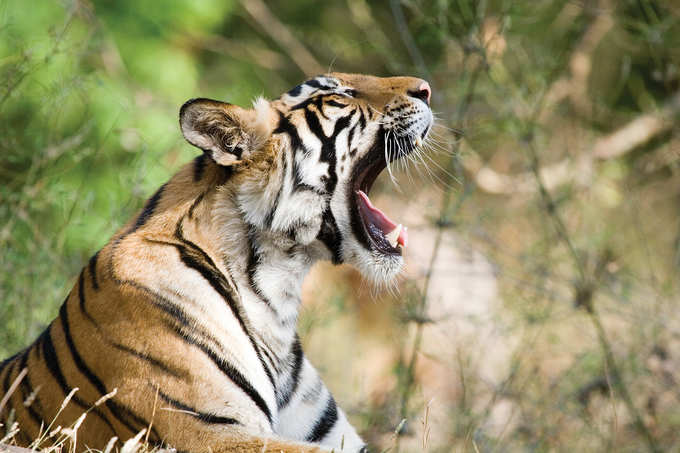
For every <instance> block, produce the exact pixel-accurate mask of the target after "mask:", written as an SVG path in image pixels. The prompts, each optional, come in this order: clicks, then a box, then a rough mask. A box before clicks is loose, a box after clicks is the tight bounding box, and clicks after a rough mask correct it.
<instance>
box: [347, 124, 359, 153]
mask: <svg viewBox="0 0 680 453" xmlns="http://www.w3.org/2000/svg"><path fill="white" fill-rule="evenodd" d="M356 129H357V125H356V124H355V125H354V126H352V128H351V129H350V130H349V132H348V133H347V149H348V150H349V149H350V148H351V147H352V141H353V140H354V132H356Z"/></svg>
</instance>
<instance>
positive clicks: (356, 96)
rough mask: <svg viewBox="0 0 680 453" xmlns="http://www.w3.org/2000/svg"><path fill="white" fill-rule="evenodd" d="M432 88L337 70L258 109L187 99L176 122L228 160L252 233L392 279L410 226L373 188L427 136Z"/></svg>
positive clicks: (194, 141) (261, 102) (375, 277)
mask: <svg viewBox="0 0 680 453" xmlns="http://www.w3.org/2000/svg"><path fill="white" fill-rule="evenodd" d="M430 95H431V90H430V86H429V85H428V83H427V82H425V81H423V80H421V79H417V78H412V77H389V78H379V77H373V76H367V75H357V74H341V73H331V74H327V75H323V76H318V77H315V78H313V79H310V80H307V81H306V82H304V83H302V84H300V85H298V86H296V87H295V88H293V89H292V90H290V91H288V92H287V93H285V94H283V95H282V96H281V97H280V98H279V99H276V100H274V101H266V100H263V99H258V100H256V101H255V102H254V105H253V108H252V109H243V108H241V107H238V106H235V105H231V104H226V103H222V102H219V101H213V100H208V99H194V100H190V101H189V102H187V103H186V104H185V105H184V106H183V107H182V109H181V111H180V125H181V128H182V132H183V134H184V137H185V138H186V139H187V140H188V141H189V143H191V144H193V145H195V146H197V147H199V148H201V149H202V150H204V151H205V153H206V154H207V155H208V156H210V158H211V159H212V160H213V161H214V162H216V163H217V164H218V165H222V166H228V167H230V171H231V172H232V173H233V176H232V178H233V180H234V181H236V182H235V183H234V186H233V189H232V191H231V192H230V194H231V195H230V196H231V197H232V198H233V199H234V200H235V203H236V204H237V205H238V209H239V211H240V214H241V216H242V218H243V220H244V221H245V222H246V224H247V225H248V228H249V232H251V233H253V232H254V233H257V234H260V235H264V236H266V237H269V238H273V239H272V240H273V241H274V242H276V243H278V244H280V245H281V246H282V247H285V248H286V249H287V250H288V251H290V250H296V251H304V253H306V254H308V255H311V256H313V257H314V258H327V259H330V260H332V261H333V262H334V263H343V262H344V263H348V264H351V265H354V266H355V267H357V268H358V269H359V270H360V271H361V272H362V274H363V275H364V276H366V277H367V278H369V279H370V280H372V281H374V282H376V283H388V282H390V281H392V280H393V279H394V277H396V275H397V274H398V273H399V271H400V270H401V267H402V265H403V258H402V247H405V246H406V245H407V241H408V236H407V231H406V227H402V226H401V224H398V222H395V221H393V220H391V219H390V218H389V217H388V216H387V215H386V214H385V213H383V212H382V211H381V210H380V209H378V208H377V207H375V206H374V205H373V204H372V203H371V201H370V200H369V198H368V193H369V191H370V190H371V187H372V185H373V183H374V181H375V180H376V178H377V177H378V175H379V174H380V173H381V171H382V170H384V169H385V168H386V167H387V166H388V165H389V163H390V162H392V161H394V160H396V159H400V158H405V157H406V156H408V155H409V154H410V153H412V152H414V151H415V150H417V149H418V147H419V146H420V145H421V144H422V142H423V140H425V138H426V136H427V135H428V133H429V131H430V129H431V127H432V124H433V115H432V111H431V110H430V106H429V103H430Z"/></svg>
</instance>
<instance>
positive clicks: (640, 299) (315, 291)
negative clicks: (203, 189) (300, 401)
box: [0, 0, 680, 452]
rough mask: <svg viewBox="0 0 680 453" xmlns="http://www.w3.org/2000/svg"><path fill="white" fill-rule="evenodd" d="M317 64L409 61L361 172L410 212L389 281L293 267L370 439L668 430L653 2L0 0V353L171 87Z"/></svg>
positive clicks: (642, 442)
mask: <svg viewBox="0 0 680 453" xmlns="http://www.w3.org/2000/svg"><path fill="white" fill-rule="evenodd" d="M328 70H337V71H344V72H363V73H370V74H376V75H414V76H419V77H422V78H425V79H427V80H429V81H430V83H431V85H432V87H433V109H434V110H435V112H436V117H437V121H438V126H437V127H436V128H435V129H434V137H433V141H432V142H431V143H430V145H429V146H430V148H429V149H430V151H429V153H428V155H427V156H428V157H427V158H426V159H425V161H424V162H422V163H421V164H420V165H419V166H416V165H411V166H409V167H408V168H405V169H403V168H402V169H397V171H396V173H395V176H396V178H397V184H396V185H395V184H393V183H392V182H390V180H389V177H388V175H386V174H385V175H382V176H381V178H380V179H379V181H378V183H377V184H376V187H375V188H374V190H373V192H372V198H373V201H374V202H375V203H376V205H378V206H380V207H381V208H382V209H384V210H385V211H386V212H388V213H389V214H390V216H391V217H392V218H393V219H395V220H398V221H399V222H401V223H403V224H405V225H407V226H408V227H409V233H410V244H409V247H408V249H407V250H406V252H405V255H406V261H407V266H406V270H405V273H404V275H403V278H402V279H401V281H400V284H399V287H398V290H397V291H394V293H376V292H375V291H374V290H373V289H372V288H371V287H370V286H369V285H368V283H366V282H364V281H362V279H361V277H360V276H359V275H358V273H357V272H356V271H354V270H352V269H350V268H348V267H333V266H331V265H328V264H327V265H319V266H318V267H316V268H315V269H314V271H313V272H312V275H311V276H310V278H309V279H308V280H307V282H306V285H305V293H304V298H305V306H304V308H303V313H302V317H301V321H300V331H301V335H302V339H303V342H304V344H305V346H306V350H307V351H308V354H309V355H310V357H311V360H312V362H313V363H314V364H316V365H317V366H318V368H319V370H320V372H321V374H322V375H323V376H324V379H325V380H326V382H327V383H328V385H329V387H330V388H331V390H332V391H333V392H334V393H335V395H336V399H337V400H338V401H339V402H340V404H341V405H342V406H343V407H344V408H345V409H346V410H347V412H348V413H349V416H350V418H351V419H352V421H353V423H354V424H355V425H356V426H357V427H358V429H359V430H360V431H361V433H362V435H363V436H364V437H365V438H366V439H367V440H368V441H369V442H370V444H371V445H372V446H373V451H376V452H383V451H402V452H407V451H409V452H417V451H428V452H439V451H442V452H448V451H470V452H490V451H564V452H574V451H598V452H599V451H617V452H618V451H636V452H637V451H677V450H678V449H680V390H679V389H680V385H679V383H678V380H680V310H679V309H678V304H679V303H680V298H679V295H680V291H679V284H680V278H679V277H680V126H679V124H680V123H679V122H678V120H679V119H680V115H679V112H680V3H678V2H677V1H675V0H619V1H616V0H593V1H536V0H514V1H513V0H505V1H503V0H488V1H484V0H450V1H448V0H432V1H427V0H401V1H400V0H391V1H387V0H381V1H368V0H335V1H323V2H322V1H312V0H296V1H283V0H277V1H267V2H264V1H263V0H243V1H241V2H238V1H229V0H226V1H225V0H194V1H180V0H164V1H137V0H116V1H88V0H80V1H68V0H61V1H50V0H37V1H30V2H28V1H23V0H2V1H0V181H1V183H0V357H4V356H7V355H9V354H10V353H13V352H15V351H17V350H18V349H19V348H21V347H23V346H26V345H27V344H29V343H30V342H31V341H33V340H34V339H35V337H36V336H37V335H38V333H39V332H40V331H41V330H42V329H44V328H45V326H46V325H47V323H48V322H49V321H50V320H51V319H52V318H53V317H54V316H55V314H56V312H57V309H58V307H59V305H60V303H61V301H62V300H63V299H64V297H65V296H66V294H67V293H68V291H69V290H70V288H71V287H72V285H73V284H74V280H75V277H76V275H77V273H78V272H79V270H80V268H81V266H83V264H84V263H86V260H87V259H88V258H89V256H91V255H92V254H93V253H94V252H95V251H97V250H98V249H99V248H101V247H102V246H103V245H104V244H105V243H106V242H107V240H108V238H109V237H110V236H111V235H112V234H113V233H114V231H115V230H116V229H117V228H118V227H120V226H121V225H122V224H123V223H125V221H126V220H127V219H128V218H129V217H131V216H132V215H133V214H134V212H135V211H136V210H137V209H139V208H140V207H141V206H142V204H143V203H144V200H145V199H146V198H147V197H148V196H150V194H152V193H153V191H154V190H155V189H156V188H157V187H158V186H159V185H160V184H162V183H163V182H164V181H165V180H166V179H167V178H168V177H169V176H170V175H171V174H172V173H173V172H175V171H176V170H177V169H178V168H179V167H180V166H181V165H182V164H183V163H184V162H187V161H188V160H190V159H191V158H192V157H193V156H195V155H196V154H197V150H196V149H195V148H192V147H191V146H189V145H188V144H186V143H185V142H184V140H183V139H182V137H181V134H180V132H179V129H178V124H177V114H178V109H179V106H180V105H181V104H182V103H183V102H184V101H186V100H187V99H189V98H193V97H199V96H200V97H210V98H215V99H220V100H225V101H228V102H231V103H235V104H239V105H242V106H247V105H249V103H250V102H251V101H252V99H253V98H254V97H256V96H259V95H264V96H266V97H269V98H274V97H278V96H279V95H280V94H281V93H283V92H284V91H287V90H288V89H289V88H291V87H293V86H295V85H296V84H298V83H299V82H300V81H302V80H304V79H305V78H307V77H308V76H313V75H316V74H318V73H323V72H326V71H328ZM404 420H405V421H404ZM0 437H2V436H0Z"/></svg>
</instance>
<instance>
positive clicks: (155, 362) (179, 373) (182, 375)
mask: <svg viewBox="0 0 680 453" xmlns="http://www.w3.org/2000/svg"><path fill="white" fill-rule="evenodd" d="M111 346H113V347H114V348H116V349H118V350H119V351H121V352H125V353H127V354H130V355H133V356H135V357H137V358H138V359H140V360H143V361H145V362H147V363H149V364H151V365H152V366H154V367H156V368H159V369H160V370H161V371H163V372H165V373H167V374H169V375H171V376H174V377H176V378H178V379H187V378H188V377H189V373H188V372H187V371H185V370H178V369H176V368H172V367H170V366H169V365H167V364H166V363H163V362H162V361H161V360H159V359H156V358H154V357H151V356H150V355H149V354H146V353H143V352H139V351H135V350H134V349H132V348H129V347H127V346H125V345H122V344H118V343H112V344H111Z"/></svg>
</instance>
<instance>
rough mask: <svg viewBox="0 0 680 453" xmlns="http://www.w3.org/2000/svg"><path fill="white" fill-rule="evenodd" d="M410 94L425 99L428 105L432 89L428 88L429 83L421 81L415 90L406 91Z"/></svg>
mask: <svg viewBox="0 0 680 453" xmlns="http://www.w3.org/2000/svg"><path fill="white" fill-rule="evenodd" d="M408 94H409V95H410V96H413V97H414V98H418V99H422V100H423V101H425V103H426V104H427V105H430V98H431V97H432V89H431V88H430V84H429V83H427V82H425V81H422V82H421V83H420V85H418V88H416V89H415V90H412V91H409V93H408Z"/></svg>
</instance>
